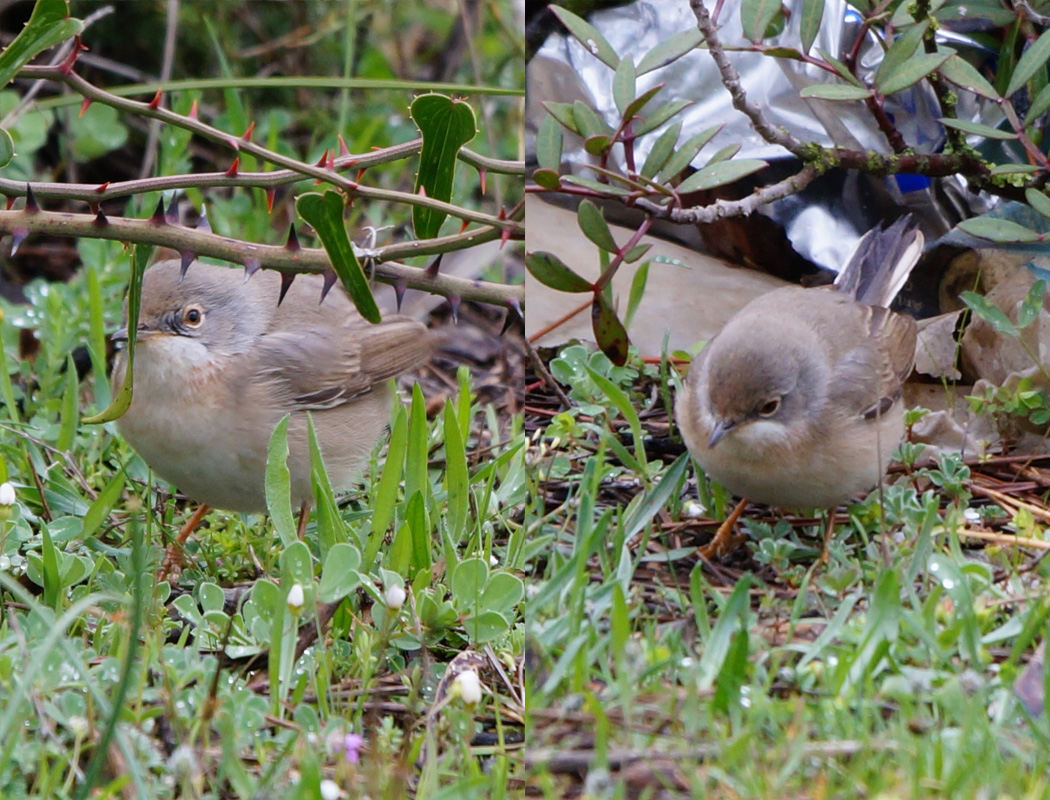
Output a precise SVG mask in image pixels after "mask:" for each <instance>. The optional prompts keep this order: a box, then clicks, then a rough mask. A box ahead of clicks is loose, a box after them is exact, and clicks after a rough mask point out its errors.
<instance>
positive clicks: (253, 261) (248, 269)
mask: <svg viewBox="0 0 1050 800" xmlns="http://www.w3.org/2000/svg"><path fill="white" fill-rule="evenodd" d="M260 269H262V262H261V261H259V259H257V258H246V259H245V260H244V282H245V283H247V282H248V281H249V280H250V279H251V277H252V275H254V274H255V273H256V272H258V271H259V270H260Z"/></svg>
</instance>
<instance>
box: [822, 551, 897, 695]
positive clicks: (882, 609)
mask: <svg viewBox="0 0 1050 800" xmlns="http://www.w3.org/2000/svg"><path fill="white" fill-rule="evenodd" d="M900 617H901V598H900V579H899V578H898V577H897V573H896V572H894V571H893V570H884V571H882V572H881V573H880V574H879V577H878V579H877V581H876V583H875V590H874V592H873V593H872V597H871V598H870V599H869V601H868V609H867V614H866V616H865V619H864V630H863V631H862V632H861V635H860V643H859V646H858V647H857V649H856V650H855V651H854V653H855V655H854V657H853V659H852V660H851V661H850V660H848V659H844V662H847V663H848V665H849V670H848V672H847V673H846V674H845V675H843V676H842V678H843V679H842V680H841V681H840V682H839V685H838V686H836V690H837V693H839V694H841V693H842V692H843V691H844V690H847V689H850V688H852V687H855V686H859V685H861V683H862V682H863V681H864V679H865V678H867V677H870V676H871V675H873V674H874V671H875V669H876V667H878V665H879V664H880V663H881V661H882V660H883V658H885V657H886V654H887V653H888V652H889V648H890V645H891V644H892V643H893V642H894V641H896V639H897V631H898V629H899V627H900Z"/></svg>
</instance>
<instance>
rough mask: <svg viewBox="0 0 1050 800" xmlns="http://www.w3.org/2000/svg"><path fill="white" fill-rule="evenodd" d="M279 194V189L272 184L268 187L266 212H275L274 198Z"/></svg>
mask: <svg viewBox="0 0 1050 800" xmlns="http://www.w3.org/2000/svg"><path fill="white" fill-rule="evenodd" d="M276 196H277V190H276V189H274V188H273V187H272V186H270V187H269V188H267V189H266V213H267V214H272V213H273V200H274V198H275V197H276Z"/></svg>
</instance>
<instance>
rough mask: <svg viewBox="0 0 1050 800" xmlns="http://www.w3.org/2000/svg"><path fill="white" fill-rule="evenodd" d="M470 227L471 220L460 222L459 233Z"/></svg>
mask: <svg viewBox="0 0 1050 800" xmlns="http://www.w3.org/2000/svg"><path fill="white" fill-rule="evenodd" d="M468 227H470V220H466V219H461V220H460V221H459V232H460V233H463V231H465V230H466V229H467V228H468Z"/></svg>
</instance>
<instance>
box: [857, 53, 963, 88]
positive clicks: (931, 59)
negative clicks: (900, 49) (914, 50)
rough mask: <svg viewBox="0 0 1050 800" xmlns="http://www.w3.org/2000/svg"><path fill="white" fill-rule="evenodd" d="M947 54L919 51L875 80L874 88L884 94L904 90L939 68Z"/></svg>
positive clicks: (946, 58)
mask: <svg viewBox="0 0 1050 800" xmlns="http://www.w3.org/2000/svg"><path fill="white" fill-rule="evenodd" d="M948 55H949V54H948V53H921V54H920V55H917V56H913V57H912V58H911V59H909V60H908V61H906V62H905V63H904V64H902V65H900V67H898V68H897V69H895V70H894V71H893V72H892V73H887V74H886V75H885V76H884V78H883V79H882V80H877V81H876V83H875V88H877V89H878V90H879V91H880V92H881V93H882V94H883V95H886V96H889V95H893V94H897V92H901V91H904V90H905V89H907V88H908V87H909V86H913V85H915V84H916V83H918V82H919V81H921V80H922V79H923V78H925V77H926V76H927V75H929V74H930V73H931V72H933V71H934V70H935V69H937V68H939V67H940V66H941V64H943V63H944V62H945V61H947V60H948Z"/></svg>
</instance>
